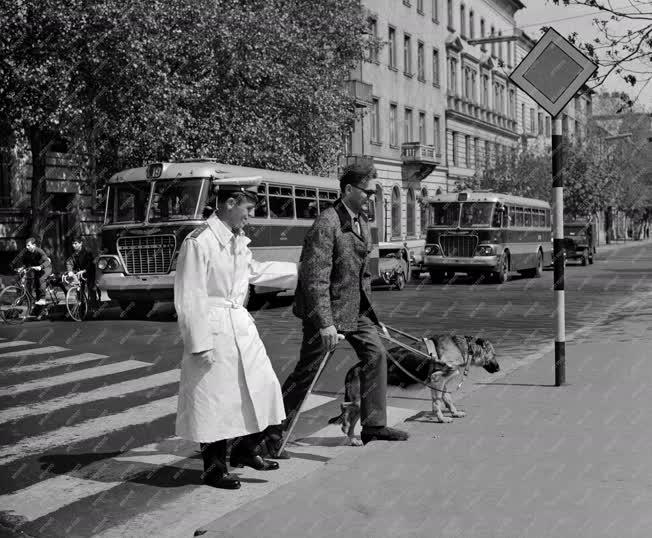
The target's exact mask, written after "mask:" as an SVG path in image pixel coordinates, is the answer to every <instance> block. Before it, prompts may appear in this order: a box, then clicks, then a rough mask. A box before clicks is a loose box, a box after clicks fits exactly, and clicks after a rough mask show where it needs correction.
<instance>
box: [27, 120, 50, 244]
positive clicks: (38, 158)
mask: <svg viewBox="0 0 652 538" xmlns="http://www.w3.org/2000/svg"><path fill="white" fill-rule="evenodd" d="M26 131H27V136H28V137H29V146H30V151H31V153H32V180H31V181H32V193H31V195H30V199H31V209H32V220H31V228H30V230H31V235H32V236H33V237H36V238H37V239H38V240H39V241H40V240H42V239H43V234H44V233H45V222H46V218H47V210H48V202H49V200H48V198H47V190H46V179H45V169H46V163H47V161H46V156H47V149H48V146H49V144H48V143H47V142H46V141H45V140H44V139H45V138H46V137H45V134H44V133H43V131H42V130H41V129H40V128H39V127H35V126H31V127H28V128H27V129H26Z"/></svg>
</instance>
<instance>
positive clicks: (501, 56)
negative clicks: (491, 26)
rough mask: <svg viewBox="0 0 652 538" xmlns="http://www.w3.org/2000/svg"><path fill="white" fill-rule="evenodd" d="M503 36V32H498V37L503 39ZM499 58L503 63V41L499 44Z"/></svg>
mask: <svg viewBox="0 0 652 538" xmlns="http://www.w3.org/2000/svg"><path fill="white" fill-rule="evenodd" d="M502 36H503V32H502V31H500V30H499V31H498V37H502ZM498 58H499V59H500V61H501V62H502V61H503V42H502V41H501V42H500V43H498Z"/></svg>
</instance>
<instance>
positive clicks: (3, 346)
mask: <svg viewBox="0 0 652 538" xmlns="http://www.w3.org/2000/svg"><path fill="white" fill-rule="evenodd" d="M33 343H34V342H30V341H29V340H11V341H10V342H2V343H1V344H0V349H6V348H10V347H20V346H28V345H29V344H33Z"/></svg>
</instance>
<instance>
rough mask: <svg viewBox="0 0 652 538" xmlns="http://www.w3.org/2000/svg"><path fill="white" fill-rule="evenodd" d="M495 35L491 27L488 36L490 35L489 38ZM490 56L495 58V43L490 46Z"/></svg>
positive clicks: (494, 30)
mask: <svg viewBox="0 0 652 538" xmlns="http://www.w3.org/2000/svg"><path fill="white" fill-rule="evenodd" d="M495 34H496V29H495V28H494V27H493V26H492V27H491V34H489V35H490V37H494V35H495ZM491 56H493V57H494V58H495V57H496V44H495V43H492V44H491Z"/></svg>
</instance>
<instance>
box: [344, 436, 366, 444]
mask: <svg viewBox="0 0 652 538" xmlns="http://www.w3.org/2000/svg"><path fill="white" fill-rule="evenodd" d="M345 444H347V445H348V446H362V445H363V443H362V440H361V439H359V438H358V437H347V438H346V443H345Z"/></svg>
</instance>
